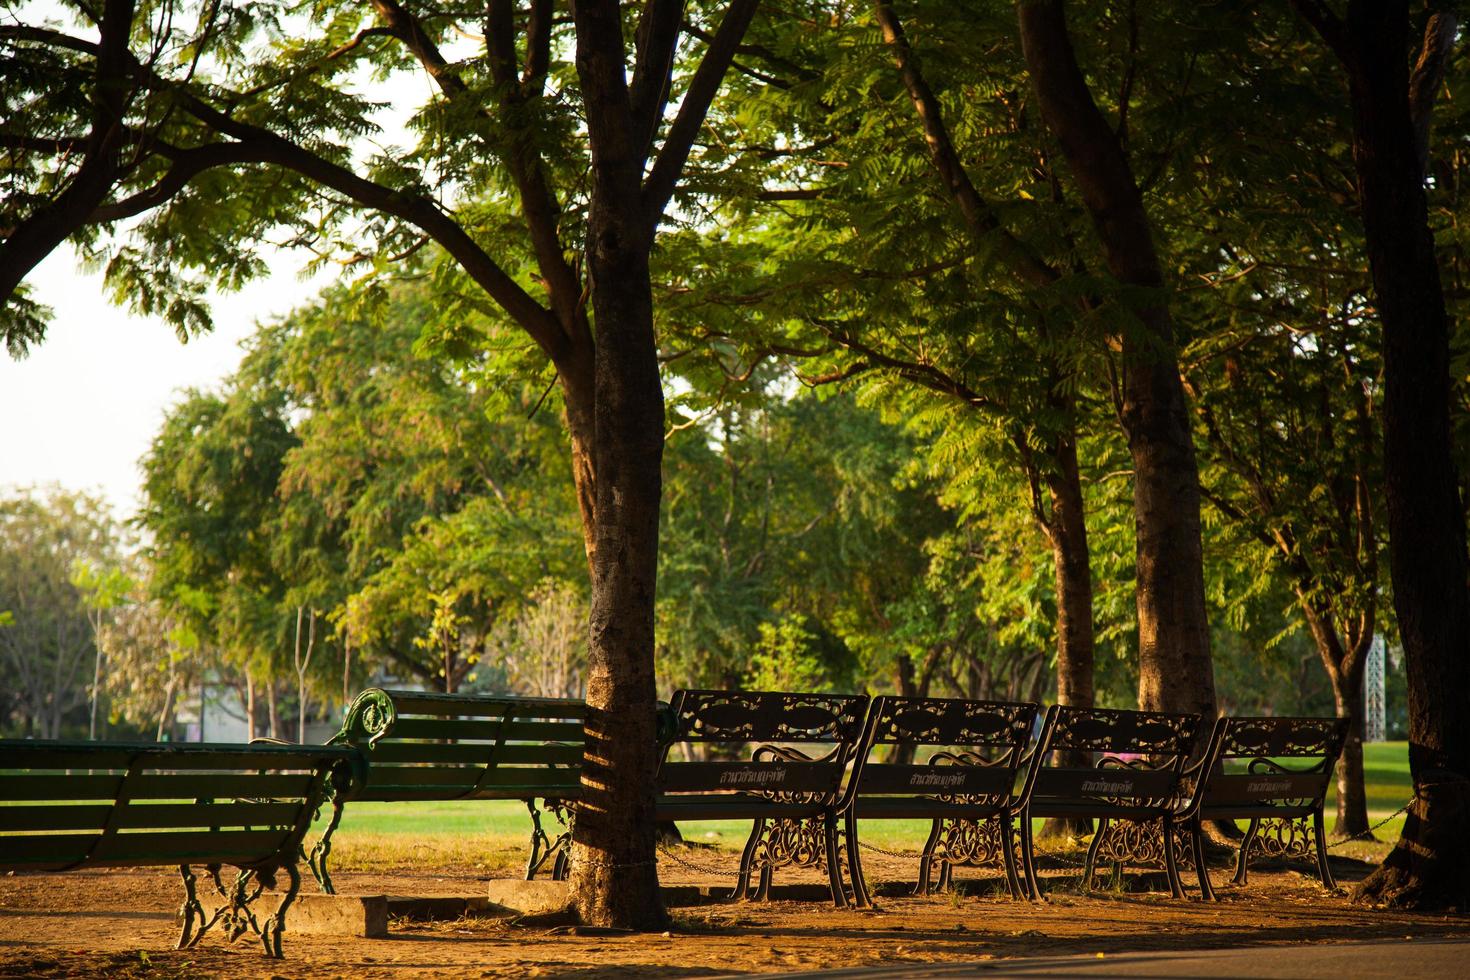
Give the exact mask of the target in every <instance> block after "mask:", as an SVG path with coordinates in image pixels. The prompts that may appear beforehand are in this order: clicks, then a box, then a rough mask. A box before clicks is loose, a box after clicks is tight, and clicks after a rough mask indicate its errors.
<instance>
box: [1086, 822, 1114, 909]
mask: <svg viewBox="0 0 1470 980" xmlns="http://www.w3.org/2000/svg"><path fill="white" fill-rule="evenodd" d="M1108 823H1109V821H1108V818H1107V817H1099V818H1098V821H1097V831H1096V832H1095V833H1093V835H1092V843H1091V844H1090V845H1089V846H1088V848H1087V860H1086V861H1085V862H1084V863H1083V865H1082V891H1083V892H1084V893H1086V892H1090V891H1092V872H1093V869H1094V868H1095V867H1096V865H1097V852H1098V849H1099V848H1101V847H1102V842H1103V838H1104V837H1106V836H1107V833H1108Z"/></svg>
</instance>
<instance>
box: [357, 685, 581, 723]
mask: <svg viewBox="0 0 1470 980" xmlns="http://www.w3.org/2000/svg"><path fill="white" fill-rule="evenodd" d="M386 693H387V694H388V696H389V697H390V698H392V700H393V708H394V710H395V711H397V712H398V715H399V717H402V716H404V715H436V716H450V717H453V716H458V715H464V716H472V717H503V716H504V715H505V713H506V711H507V709H509V710H511V711H513V712H514V713H515V714H516V715H518V716H520V717H523V718H525V717H531V718H576V719H582V718H585V717H587V702H585V701H581V700H578V699H573V698H522V697H513V696H509V695H506V696H492V695H469V694H435V693H433V692H431V691H388V692H386Z"/></svg>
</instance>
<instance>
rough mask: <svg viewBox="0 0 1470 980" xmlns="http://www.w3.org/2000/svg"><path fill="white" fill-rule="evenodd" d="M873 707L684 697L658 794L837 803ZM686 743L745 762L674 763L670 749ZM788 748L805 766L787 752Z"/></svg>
mask: <svg viewBox="0 0 1470 980" xmlns="http://www.w3.org/2000/svg"><path fill="white" fill-rule="evenodd" d="M867 707H868V698H867V696H866V695H862V694H856V695H854V694H788V693H785V692H778V691H692V690H686V691H678V692H676V693H675V694H674V699H673V701H672V702H671V705H670V714H671V715H672V718H673V738H672V740H671V741H670V743H669V745H668V746H666V747H665V753H664V758H663V761H662V762H661V763H660V765H659V771H658V789H659V792H660V793H664V794H680V793H699V794H721V793H724V794H732V795H734V794H748V793H752V792H760V793H783V794H784V793H797V794H811V795H812V797H813V798H826V799H835V797H836V794H837V792H838V789H839V788H840V786H841V783H842V777H843V774H844V772H845V771H846V769H847V765H848V763H849V762H850V761H851V760H852V758H853V755H854V753H855V752H856V750H857V747H858V743H859V740H860V739H861V737H862V732H863V716H864V714H865V712H866V710H867ZM680 742H704V743H720V744H719V746H718V747H719V748H720V749H721V750H722V751H723V752H725V753H728V754H730V755H737V756H738V758H734V759H729V760H718V761H705V762H686V761H682V760H679V759H675V758H671V757H670V755H669V749H671V748H672V747H673V746H674V745H676V744H678V743H680ZM787 746H790V747H792V748H797V749H798V751H799V752H800V753H801V756H803V758H797V757H796V756H795V755H793V754H790V753H787V752H784V751H783V749H784V748H785V747H787ZM752 749H753V751H752Z"/></svg>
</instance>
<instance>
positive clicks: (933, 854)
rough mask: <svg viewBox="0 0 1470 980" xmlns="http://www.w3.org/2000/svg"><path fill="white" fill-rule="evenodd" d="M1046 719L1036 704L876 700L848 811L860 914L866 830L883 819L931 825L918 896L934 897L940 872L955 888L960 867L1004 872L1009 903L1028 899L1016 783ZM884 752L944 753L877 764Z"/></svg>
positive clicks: (865, 900)
mask: <svg viewBox="0 0 1470 980" xmlns="http://www.w3.org/2000/svg"><path fill="white" fill-rule="evenodd" d="M1038 710H1039V709H1038V708H1037V706H1036V705H1035V704H1032V703H1029V702H1028V703H1017V702H1006V701H968V700H962V699H958V698H904V697H891V696H885V697H880V698H877V699H875V700H874V701H873V705H872V707H871V708H870V709H869V711H868V721H867V724H866V726H865V727H864V734H863V742H862V749H861V752H860V754H859V756H858V764H857V766H856V767H855V768H854V770H853V776H852V779H851V780H850V781H849V788H848V792H847V795H846V798H845V800H844V802H843V804H842V807H843V812H844V821H845V829H846V836H847V849H848V866H849V868H850V870H851V875H852V885H853V892H854V894H855V897H856V902H857V904H858V905H859V906H868V905H871V904H872V897H871V894H870V892H869V890H868V887H867V882H866V880H865V878H864V875H863V870H862V858H861V853H860V847H859V842H858V826H859V824H860V823H861V822H862V821H864V820H872V819H885V818H887V819H900V818H913V817H918V818H931V819H932V820H933V825H932V827H931V828H930V831H929V837H928V839H927V840H926V841H925V843H924V850H923V853H922V856H921V857H920V859H919V871H918V883H917V885H916V886H915V889H914V891H915V893H916V894H920V895H927V894H929V892H930V889H931V887H932V885H933V884H934V882H933V879H934V871H935V866H936V863H937V865H938V877H939V881H938V886H939V887H940V888H947V887H949V885H950V882H951V878H952V874H953V868H954V866H956V865H992V866H994V865H996V864H999V865H1001V866H1002V867H1003V868H1004V869H1005V875H1006V885H1007V887H1008V888H1009V890H1010V893H1011V896H1012V897H1013V898H1019V897H1021V895H1022V887H1021V882H1020V877H1019V874H1018V872H1017V864H1018V862H1017V853H1016V852H1017V845H1018V842H1019V841H1018V838H1017V835H1016V832H1015V817H1016V816H1017V813H1018V811H1019V807H1018V803H1019V796H1018V794H1017V793H1016V781H1017V776H1018V774H1019V773H1020V772H1021V771H1023V769H1024V767H1025V766H1026V765H1028V764H1029V763H1030V762H1031V761H1032V760H1033V759H1034V758H1035V755H1034V754H1033V753H1028V752H1027V748H1028V747H1029V746H1030V744H1031V731H1032V728H1033V726H1034V722H1035V720H1036V716H1037V712H1038ZM880 745H887V746H900V745H902V746H912V747H914V748H915V749H916V751H917V750H920V749H936V748H937V749H940V750H941V751H938V752H935V753H934V754H932V755H931V756H930V757H929V759H928V760H927V761H926V762H924V763H917V762H916V763H890V762H877V761H875V760H874V759H873V758H872V755H873V750H874V749H875V748H876V747H877V746H880ZM926 790H928V792H925V791H926Z"/></svg>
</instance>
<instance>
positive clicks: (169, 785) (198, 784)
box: [124, 772, 314, 800]
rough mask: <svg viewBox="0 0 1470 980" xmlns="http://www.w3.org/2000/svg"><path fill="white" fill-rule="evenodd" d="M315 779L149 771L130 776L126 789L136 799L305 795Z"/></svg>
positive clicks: (250, 774)
mask: <svg viewBox="0 0 1470 980" xmlns="http://www.w3.org/2000/svg"><path fill="white" fill-rule="evenodd" d="M313 779H314V777H312V776H309V775H301V776H297V775H280V774H277V773H266V774H264V775H261V774H259V773H229V772H227V773H145V774H143V775H139V776H134V777H133V778H132V779H129V780H128V781H127V785H126V786H125V787H124V792H125V793H126V794H127V796H128V797H129V798H130V799H135V800H145V799H146V800H180V799H238V798H240V797H272V796H296V797H304V796H306V795H307V794H308V793H309V792H311V785H312V781H313Z"/></svg>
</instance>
